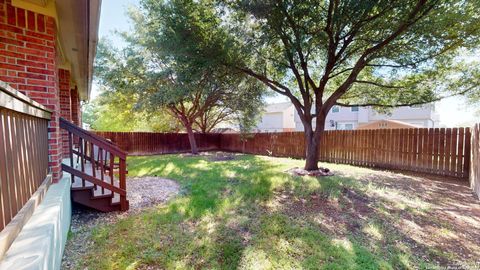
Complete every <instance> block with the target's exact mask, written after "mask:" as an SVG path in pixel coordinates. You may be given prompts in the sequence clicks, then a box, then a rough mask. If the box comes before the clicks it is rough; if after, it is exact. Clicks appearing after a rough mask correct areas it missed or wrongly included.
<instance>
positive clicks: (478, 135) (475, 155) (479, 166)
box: [470, 124, 480, 196]
mask: <svg viewBox="0 0 480 270" xmlns="http://www.w3.org/2000/svg"><path fill="white" fill-rule="evenodd" d="M470 186H471V188H472V190H473V191H474V192H475V193H476V194H477V195H478V196H480V124H476V125H475V126H474V128H473V129H472V157H471V163H470Z"/></svg>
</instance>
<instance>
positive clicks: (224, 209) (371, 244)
mask: <svg viewBox="0 0 480 270" xmlns="http://www.w3.org/2000/svg"><path fill="white" fill-rule="evenodd" d="M128 164H129V168H128V169H129V177H134V176H147V175H151V176H161V177H166V178H170V179H174V180H176V181H178V182H179V183H180V184H181V186H182V192H181V194H180V195H179V196H177V197H176V198H174V199H173V200H172V201H170V202H169V203H167V204H166V205H161V206H158V207H154V208H150V209H147V210H145V211H144V212H142V213H140V214H135V215H133V216H130V217H128V218H125V219H123V220H120V221H119V222H117V223H116V224H113V225H107V226H99V227H97V228H95V229H94V231H93V233H92V240H93V241H94V248H93V249H90V250H89V251H88V254H85V256H84V257H83V265H81V266H80V269H84V268H85V267H88V268H89V269H176V268H178V269H402V268H427V267H431V266H434V265H437V264H439V263H440V264H443V265H445V263H446V262H450V261H452V262H453V261H455V260H457V259H458V258H456V257H455V254H451V253H449V252H445V251H443V250H439V249H437V248H436V247H435V246H434V245H429V244H428V241H427V242H425V243H422V241H419V240H418V239H417V238H415V237H413V236H410V235H408V233H407V231H403V229H402V226H403V225H402V222H401V218H402V217H403V216H404V215H406V214H408V215H418V216H419V217H420V216H421V217H425V216H426V214H427V213H428V212H429V211H430V210H431V204H430V203H429V202H427V201H425V200H423V199H422V198H420V197H416V196H415V195H411V194H404V193H403V192H399V191H398V190H396V189H395V188H394V187H389V186H382V185H381V184H378V181H373V180H371V179H370V178H369V177H371V176H372V175H376V174H378V175H379V177H380V178H381V177H382V175H384V174H382V172H377V171H373V170H369V169H362V168H356V167H353V166H346V165H334V164H328V165H326V164H323V165H324V166H328V167H329V168H330V169H332V170H333V171H335V172H336V174H337V176H332V177H323V178H318V179H317V178H313V177H303V178H300V177H292V176H290V175H288V174H286V173H284V171H285V170H287V169H289V168H292V167H294V166H302V164H303V161H301V160H293V159H284V158H268V157H260V156H250V155H245V156H238V157H237V158H236V159H235V160H231V161H215V162H214V161H210V160H209V158H208V157H182V156H179V155H165V156H154V157H129V160H128ZM386 175H387V176H388V175H389V174H386ZM388 177H390V176H388ZM388 177H386V178H388ZM360 180H361V181H360ZM390 180H391V179H390ZM380 181H383V180H380ZM373 198H375V199H373ZM390 198H391V199H390ZM439 226H440V227H441V228H443V227H442V226H441V225H439ZM440 227H439V228H440ZM444 227H445V228H446V229H447V230H448V229H450V230H451V228H449V227H448V226H444ZM450 232H451V231H450ZM452 252H453V251H452ZM459 260H460V259H459ZM148 266H150V267H152V268H148Z"/></svg>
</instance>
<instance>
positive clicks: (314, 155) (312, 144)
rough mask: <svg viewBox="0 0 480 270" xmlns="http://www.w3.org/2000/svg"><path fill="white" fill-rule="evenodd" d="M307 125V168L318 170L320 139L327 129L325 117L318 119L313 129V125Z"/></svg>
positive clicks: (308, 169)
mask: <svg viewBox="0 0 480 270" xmlns="http://www.w3.org/2000/svg"><path fill="white" fill-rule="evenodd" d="M304 127H305V148H306V154H305V170H307V171H314V170H318V159H319V153H320V141H321V138H322V132H323V131H324V130H325V119H317V126H316V127H315V130H313V128H312V126H311V125H304Z"/></svg>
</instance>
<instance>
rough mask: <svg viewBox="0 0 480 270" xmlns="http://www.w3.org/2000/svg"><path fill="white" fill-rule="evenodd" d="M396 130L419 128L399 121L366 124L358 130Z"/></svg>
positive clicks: (361, 125)
mask: <svg viewBox="0 0 480 270" xmlns="http://www.w3.org/2000/svg"><path fill="white" fill-rule="evenodd" d="M385 128H389V129H396V128H417V126H414V125H412V124H409V123H405V122H402V121H397V120H379V121H375V122H370V123H366V124H360V125H359V126H358V128H357V129H385Z"/></svg>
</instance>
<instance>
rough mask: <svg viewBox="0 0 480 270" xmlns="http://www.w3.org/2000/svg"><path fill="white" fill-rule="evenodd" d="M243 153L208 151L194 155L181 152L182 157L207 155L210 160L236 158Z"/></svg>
mask: <svg viewBox="0 0 480 270" xmlns="http://www.w3.org/2000/svg"><path fill="white" fill-rule="evenodd" d="M240 155H243V154H241V153H231V152H222V151H207V152H199V153H198V154H196V155H194V154H192V153H185V154H181V156H182V157H205V158H207V159H208V160H210V161H229V160H234V159H236V158H237V157H238V156H240Z"/></svg>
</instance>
